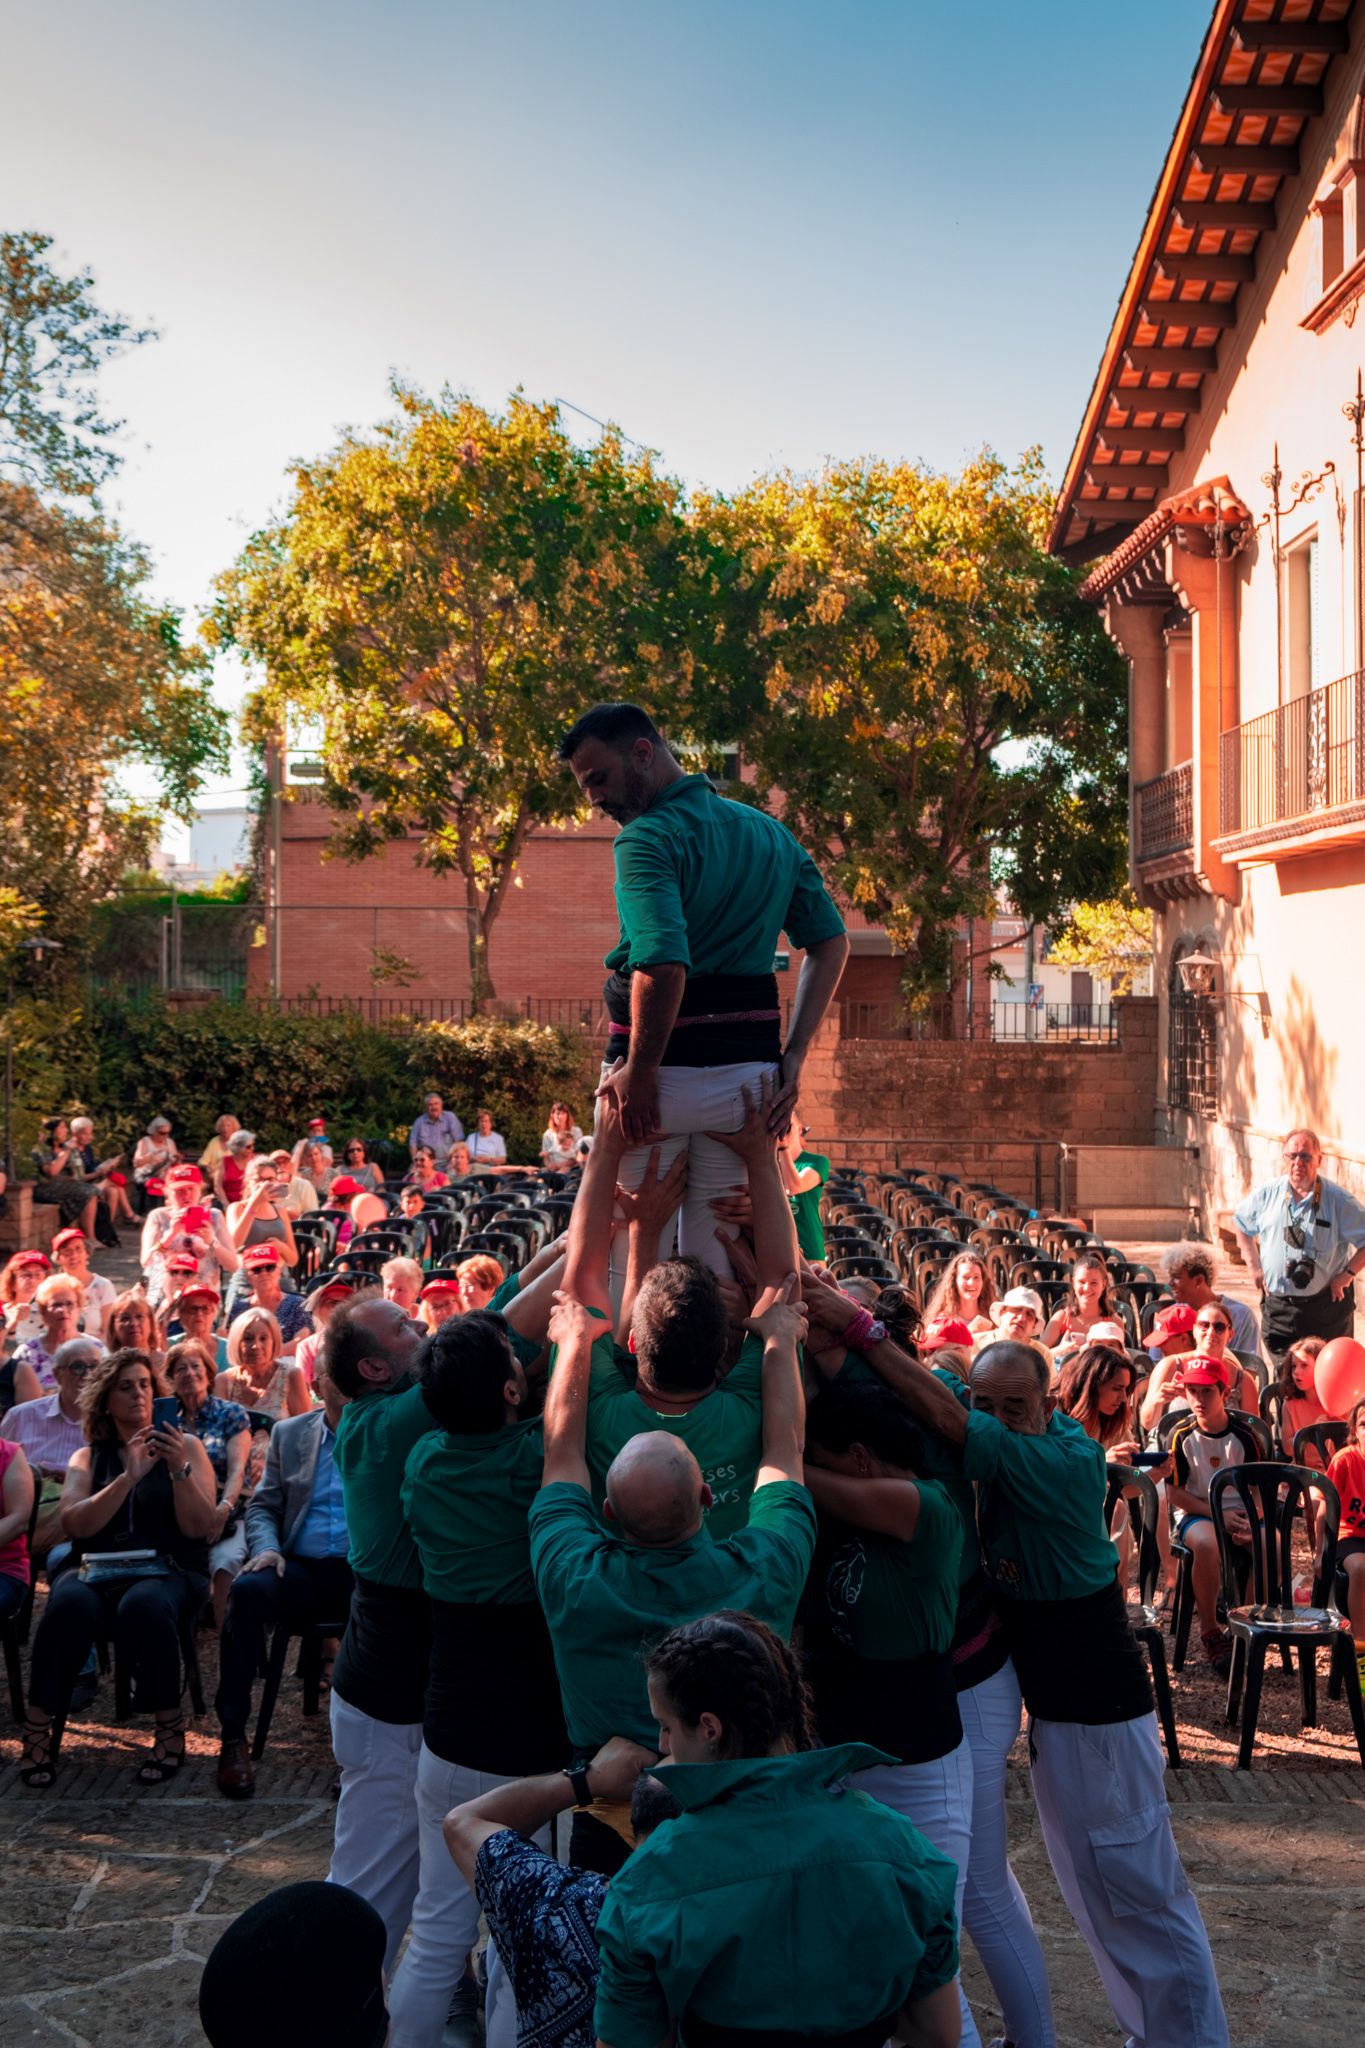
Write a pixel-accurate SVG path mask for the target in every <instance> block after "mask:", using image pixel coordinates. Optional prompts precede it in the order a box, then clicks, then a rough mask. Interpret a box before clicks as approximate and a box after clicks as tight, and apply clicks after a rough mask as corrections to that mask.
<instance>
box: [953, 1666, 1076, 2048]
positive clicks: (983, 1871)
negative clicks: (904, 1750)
mask: <svg viewBox="0 0 1365 2048" xmlns="http://www.w3.org/2000/svg"><path fill="white" fill-rule="evenodd" d="M1022 1705H1023V1702H1022V1701H1021V1699H1020V1697H1019V1681H1018V1679H1017V1678H1016V1677H1015V1675H1014V1666H1013V1664H1011V1663H1009V1662H1008V1661H1006V1662H1005V1663H1004V1664H1002V1665H1001V1667H1000V1669H999V1670H998V1671H997V1672H995V1673H994V1674H993V1676H992V1677H990V1678H983V1679H982V1681H981V1683H980V1685H973V1686H969V1687H968V1688H967V1690H966V1692H960V1693H959V1694H958V1696H957V1710H958V1712H959V1714H961V1716H962V1729H963V1733H964V1734H965V1735H966V1737H967V1741H968V1743H969V1744H970V1746H971V1752H972V1847H971V1854H970V1855H969V1856H968V1858H967V1888H966V1891H965V1892H964V1893H963V1897H962V1920H963V1925H964V1926H965V1927H966V1929H967V1932H968V1934H970V1936H971V1938H972V1946H973V1947H974V1948H975V1950H976V1952H977V1954H978V1955H979V1956H980V1958H981V1962H982V1966H983V1967H984V1969H985V1972H986V1975H987V1976H988V1977H989V1978H990V1980H991V1988H992V1989H993V1990H994V1992H995V1995H996V1997H997V1998H998V1999H999V2001H1000V2011H1001V2014H1002V2016H1003V2019H1004V2023H1005V2038H1006V2040H1009V2041H1012V2042H1014V2044H1015V2048H1057V2027H1056V2022H1055V2021H1054V2019H1053V2017H1052V1989H1051V1986H1050V1985H1049V1983H1048V1979H1047V1964H1046V1962H1045V1961H1044V1959H1043V1949H1042V1944H1041V1942H1040V1941H1039V1939H1038V1936H1037V1934H1036V1933H1035V1931H1034V1926H1033V1916H1032V1914H1031V1913H1030V1912H1029V1909H1028V1900H1027V1899H1026V1898H1025V1897H1024V1894H1023V1892H1022V1891H1021V1890H1020V1888H1019V1880H1018V1878H1017V1877H1016V1876H1015V1874H1014V1872H1013V1871H1012V1870H1011V1869H1010V1858H1009V1821H1008V1818H1007V1815H1006V1811H1005V1766H1006V1761H1007V1759H1008V1757H1009V1753H1010V1751H1011V1749H1012V1748H1013V1747H1014V1739H1015V1737H1016V1736H1017V1735H1018V1733H1019V1718H1020V1713H1021V1711H1022Z"/></svg>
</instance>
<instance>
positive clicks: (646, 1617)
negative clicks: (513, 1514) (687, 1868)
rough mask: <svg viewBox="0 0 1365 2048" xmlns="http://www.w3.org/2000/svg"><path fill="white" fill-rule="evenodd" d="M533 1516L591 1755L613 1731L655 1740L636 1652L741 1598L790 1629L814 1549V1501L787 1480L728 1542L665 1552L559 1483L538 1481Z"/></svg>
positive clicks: (559, 1666) (555, 1636)
mask: <svg viewBox="0 0 1365 2048" xmlns="http://www.w3.org/2000/svg"><path fill="white" fill-rule="evenodd" d="M530 1524H531V1567H532V1570H533V1571H534V1573H535V1581H536V1591H537V1593H538V1594H539V1595H540V1604H541V1606H542V1607H543V1608H544V1610H545V1619H546V1621H547V1622H548V1623H549V1626H550V1639H551V1641H552V1643H553V1645H554V1653H555V1669H556V1670H557V1671H558V1673H559V1689H560V1692H561V1694H562V1695H563V1699H564V1719H565V1721H566V1723H567V1724H568V1730H569V1739H570V1741H571V1742H572V1743H573V1744H574V1747H575V1748H576V1749H578V1750H580V1751H583V1752H585V1753H589V1754H590V1753H591V1752H592V1751H593V1750H594V1749H597V1748H599V1747H600V1746H601V1744H602V1743H604V1742H605V1741H606V1740H607V1739H608V1737H609V1736H612V1735H628V1736H629V1737H630V1738H631V1740H632V1741H633V1742H640V1743H643V1744H644V1745H645V1746H646V1747H647V1748H649V1749H656V1748H657V1747H658V1742H659V1729H658V1724H657V1722H656V1721H655V1719H654V1716H653V1715H652V1714H651V1712H650V1711H649V1692H648V1689H647V1687H646V1685H645V1667H644V1662H643V1659H642V1657H641V1652H642V1651H643V1650H645V1649H647V1648H648V1647H649V1646H650V1645H651V1644H652V1643H657V1642H658V1640H659V1638H660V1637H661V1636H664V1635H667V1633H668V1631H669V1629H671V1628H677V1627H678V1626H679V1624H680V1623H682V1622H684V1621H697V1620H699V1619H700V1618H701V1616H702V1615H703V1614H714V1613H715V1612H716V1611H717V1609H718V1608H722V1607H736V1608H742V1609H743V1610H744V1611H745V1612H746V1613H749V1614H756V1615H757V1616H758V1618H759V1620H760V1621H766V1622H767V1624H768V1626H769V1628H771V1629H773V1630H775V1631H776V1633H777V1634H778V1635H780V1636H783V1637H787V1636H789V1635H790V1634H791V1631H792V1623H793V1622H794V1620H795V1618H796V1608H797V1602H798V1601H799V1600H800V1598H801V1593H802V1589H803V1587H804V1586H805V1583H806V1575H807V1573H808V1572H809V1570H810V1562H811V1557H812V1555H813V1554H814V1550H815V1504H814V1502H813V1501H812V1500H811V1497H810V1495H809V1494H808V1493H807V1491H806V1489H805V1487H804V1486H798V1485H796V1483H795V1482H794V1481H792V1480H788V1479H781V1480H775V1481H773V1482H772V1483H771V1484H770V1485H767V1486H760V1487H759V1489H758V1491H757V1492H756V1493H755V1494H754V1495H753V1496H752V1498H751V1500H750V1502H749V1522H748V1527H747V1528H744V1529H740V1530H739V1531H737V1533H736V1534H735V1535H733V1536H730V1537H727V1538H726V1540H725V1541H724V1542H723V1543H716V1542H713V1541H712V1539H711V1537H710V1535H709V1534H708V1533H707V1531H706V1530H705V1529H702V1530H701V1532H700V1533H699V1534H698V1535H696V1536H693V1537H690V1538H689V1539H688V1540H687V1541H686V1542H685V1543H679V1544H676V1545H674V1546H673V1547H671V1548H669V1549H667V1550H650V1549H645V1548H642V1547H641V1546H640V1545H638V1544H634V1543H627V1542H625V1541H624V1540H623V1539H622V1538H621V1537H620V1536H616V1535H613V1534H611V1533H610V1532H609V1531H607V1530H605V1529H604V1528H603V1527H602V1524H601V1522H600V1521H599V1520H598V1519H597V1512H596V1510H595V1509H594V1507H593V1504H592V1500H591V1498H590V1497H589V1495H588V1494H587V1493H586V1492H585V1491H584V1489H583V1488H582V1487H581V1486H575V1485H573V1484H572V1483H570V1482H568V1481H564V1480H560V1481H558V1482H556V1483H555V1484H554V1485H552V1486H545V1487H542V1488H541V1490H540V1492H539V1493H538V1494H537V1495H536V1497H535V1499H534V1500H533V1501H532V1503H531V1514H530Z"/></svg>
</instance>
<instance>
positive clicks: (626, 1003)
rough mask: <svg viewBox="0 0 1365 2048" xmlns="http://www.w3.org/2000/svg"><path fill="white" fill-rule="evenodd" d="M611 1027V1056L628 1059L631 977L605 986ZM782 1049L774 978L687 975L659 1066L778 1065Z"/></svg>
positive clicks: (612, 978) (612, 980) (621, 976)
mask: <svg viewBox="0 0 1365 2048" xmlns="http://www.w3.org/2000/svg"><path fill="white" fill-rule="evenodd" d="M602 994H603V997H604V999H605V1001H606V1006H607V1015H608V1017H609V1018H610V1020H611V1029H610V1031H609V1032H608V1035H607V1058H608V1059H609V1060H616V1059H627V1058H629V1056H630V975H629V973H626V974H609V975H608V976H607V979H606V981H605V983H604V984H603V988H602ZM781 1051H782V1010H781V1006H780V1004H779V1002H778V999H777V976H776V975H775V974H689V975H688V977H687V980H686V981H685V982H684V983H683V992H682V1001H681V1002H680V1003H679V1005H678V1016H677V1021H676V1023H675V1024H674V1026H673V1030H672V1033H671V1035H670V1037H669V1040H668V1043H667V1045H666V1046H665V1047H664V1053H663V1058H662V1060H661V1062H660V1064H661V1065H662V1066H665V1067H727V1066H731V1065H735V1064H737V1063H739V1062H741V1061H748V1060H752V1061H775V1060H776V1059H777V1058H778V1057H779V1056H780V1054H781Z"/></svg>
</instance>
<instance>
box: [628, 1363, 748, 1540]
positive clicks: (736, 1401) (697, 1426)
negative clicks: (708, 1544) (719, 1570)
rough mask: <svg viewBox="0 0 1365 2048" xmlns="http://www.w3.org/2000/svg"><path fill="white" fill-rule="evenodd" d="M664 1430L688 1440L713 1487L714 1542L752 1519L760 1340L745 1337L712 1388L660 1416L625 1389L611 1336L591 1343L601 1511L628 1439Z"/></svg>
mask: <svg viewBox="0 0 1365 2048" xmlns="http://www.w3.org/2000/svg"><path fill="white" fill-rule="evenodd" d="M655 1429H662V1430H666V1431H667V1432H668V1434H669V1435H670V1436H675V1437H677V1438H678V1439H679V1441H680V1442H682V1443H685V1444H686V1445H687V1447H688V1449H689V1450H690V1451H691V1453H692V1455H693V1457H694V1458H695V1459H696V1461H697V1463H698V1464H699V1465H700V1467H701V1476H702V1478H703V1479H704V1480H705V1482H706V1484H707V1485H708V1486H709V1487H710V1489H711V1496H712V1498H711V1506H710V1507H709V1509H708V1510H707V1513H706V1526H707V1529H708V1530H709V1531H710V1533H711V1536H712V1538H713V1539H715V1540H717V1541H719V1540H720V1539H722V1538H724V1537H726V1536H733V1535H734V1533H735V1531H736V1530H737V1529H742V1528H743V1527H744V1525H745V1523H746V1522H747V1521H748V1519H749V1496H750V1495H751V1494H752V1492H753V1490H754V1481H755V1479H756V1478H757V1477H758V1468H759V1464H760V1462H761V1460H762V1456H763V1345H762V1343H761V1341H760V1340H759V1339H758V1338H757V1337H746V1338H745V1340H744V1348H743V1350H742V1351H741V1352H740V1354H739V1357H738V1359H737V1360H736V1361H735V1364H734V1366H733V1367H732V1368H731V1370H730V1371H729V1372H728V1373H726V1375H725V1377H724V1379H723V1380H721V1381H719V1382H718V1384H717V1385H716V1387H715V1389H714V1390H713V1391H712V1392H711V1393H709V1394H705V1395H703V1397H702V1399H701V1400H700V1401H697V1402H695V1403H694V1404H693V1406H692V1407H691V1408H688V1409H687V1410H686V1411H685V1412H684V1413H683V1414H681V1415H665V1414H662V1413H661V1412H660V1411H659V1410H658V1409H657V1408H651V1407H650V1405H649V1403H648V1401H646V1400H645V1399H644V1398H643V1397H642V1396H641V1395H639V1394H637V1393H636V1391H635V1389H634V1387H631V1386H628V1385H627V1384H626V1381H625V1379H624V1378H623V1377H622V1374H621V1370H620V1367H619V1366H618V1365H617V1363H616V1347H615V1344H614V1343H613V1341H612V1339H611V1337H610V1336H606V1337H599V1338H598V1340H597V1342H596V1343H595V1344H594V1345H593V1347H592V1369H591V1377H590V1378H589V1381H588V1437H587V1460H588V1472H589V1474H590V1476H591V1479H592V1497H593V1505H594V1506H595V1507H596V1508H597V1510H598V1512H599V1513H600V1512H601V1508H602V1503H603V1501H604V1500H605V1499H606V1494H607V1472H608V1470H609V1469H610V1466H611V1463H612V1460H613V1459H614V1458H615V1457H616V1455H617V1453H618V1452H619V1451H621V1450H622V1449H624V1447H625V1445H626V1444H628V1443H629V1442H630V1439H631V1438H632V1437H633V1436H640V1435H643V1434H644V1433H646V1432H647V1431H650V1430H655Z"/></svg>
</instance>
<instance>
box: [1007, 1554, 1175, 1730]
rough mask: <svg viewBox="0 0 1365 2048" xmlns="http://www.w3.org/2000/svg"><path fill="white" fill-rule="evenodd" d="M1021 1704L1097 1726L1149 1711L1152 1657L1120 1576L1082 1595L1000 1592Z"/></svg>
mask: <svg viewBox="0 0 1365 2048" xmlns="http://www.w3.org/2000/svg"><path fill="white" fill-rule="evenodd" d="M1001 1611H1002V1613H1003V1615H1004V1621H1005V1637H1006V1640H1007V1641H1008V1643H1009V1646H1010V1655H1011V1656H1012V1657H1013V1659H1014V1669H1015V1675H1016V1676H1017V1678H1018V1680H1019V1689H1020V1691H1021V1692H1022V1693H1023V1695H1024V1705H1025V1706H1026V1707H1027V1708H1028V1710H1029V1712H1030V1713H1031V1714H1037V1715H1038V1717H1039V1718H1040V1719H1041V1720H1044V1721H1077V1722H1080V1723H1082V1724H1083V1725H1085V1726H1088V1727H1100V1726H1104V1725H1107V1724H1109V1723H1110V1722H1114V1721H1135V1720H1136V1719H1137V1718H1138V1716H1139V1715H1140V1714H1150V1712H1151V1711H1152V1681H1151V1679H1150V1678H1149V1677H1148V1675H1147V1659H1146V1657H1145V1656H1144V1655H1143V1651H1142V1646H1141V1644H1140V1643H1139V1642H1138V1639H1137V1637H1136V1636H1135V1635H1134V1634H1133V1631H1132V1628H1131V1626H1130V1624H1129V1620H1128V1611H1127V1608H1126V1607H1125V1605H1124V1600H1123V1594H1122V1591H1121V1590H1120V1587H1119V1583H1118V1580H1117V1579H1111V1580H1110V1582H1109V1584H1108V1585H1107V1586H1102V1587H1101V1588H1100V1590H1099V1592H1098V1593H1088V1594H1086V1595H1084V1596H1083V1597H1082V1598H1081V1599H1079V1600H1011V1599H1008V1598H1005V1597H1002V1599H1001Z"/></svg>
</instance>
